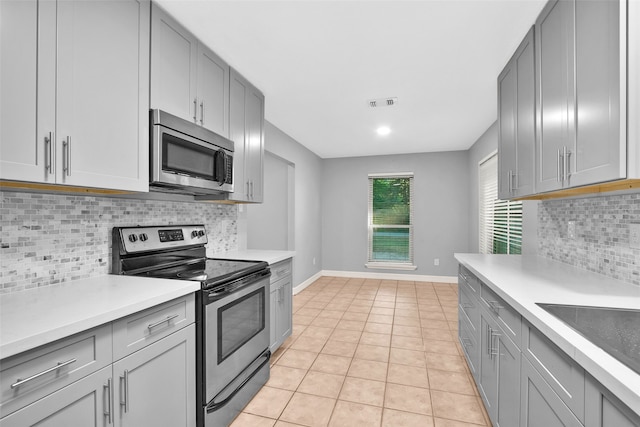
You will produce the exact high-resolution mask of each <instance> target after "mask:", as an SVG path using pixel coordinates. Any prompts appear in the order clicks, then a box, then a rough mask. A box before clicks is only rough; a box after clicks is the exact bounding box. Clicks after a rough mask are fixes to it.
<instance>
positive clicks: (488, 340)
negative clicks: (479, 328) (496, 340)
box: [485, 325, 491, 355]
mask: <svg viewBox="0 0 640 427" xmlns="http://www.w3.org/2000/svg"><path fill="white" fill-rule="evenodd" d="M485 339H486V340H487V354H489V355H490V354H491V326H489V325H487V334H486V336H485Z"/></svg>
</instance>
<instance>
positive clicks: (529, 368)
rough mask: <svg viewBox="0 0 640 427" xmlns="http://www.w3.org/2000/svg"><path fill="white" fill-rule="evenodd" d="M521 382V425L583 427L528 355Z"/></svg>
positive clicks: (525, 359) (524, 358)
mask: <svg viewBox="0 0 640 427" xmlns="http://www.w3.org/2000/svg"><path fill="white" fill-rule="evenodd" d="M520 383H521V386H522V387H521V401H520V407H521V414H520V426H521V427H582V424H581V423H580V420H578V418H576V416H575V415H574V414H573V412H571V410H570V409H569V408H568V407H567V405H565V404H564V402H563V401H562V399H560V397H558V395H557V394H556V393H555V392H554V391H553V389H552V388H551V387H550V386H549V384H548V383H547V382H546V381H545V380H544V378H542V375H540V373H539V372H538V371H537V370H536V368H534V367H533V365H532V364H531V363H530V362H529V360H528V359H527V358H526V357H523V358H522V376H521V378H520ZM514 425H517V424H514Z"/></svg>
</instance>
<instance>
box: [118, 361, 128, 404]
mask: <svg viewBox="0 0 640 427" xmlns="http://www.w3.org/2000/svg"><path fill="white" fill-rule="evenodd" d="M123 382H124V388H123V387H122V383H123ZM120 390H121V391H122V393H121V397H120V406H124V412H125V413H126V412H129V371H128V370H126V369H125V371H124V375H120Z"/></svg>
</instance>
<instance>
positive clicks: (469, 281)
mask: <svg viewBox="0 0 640 427" xmlns="http://www.w3.org/2000/svg"><path fill="white" fill-rule="evenodd" d="M458 285H459V286H460V287H461V288H462V287H466V288H467V289H468V290H470V291H471V292H472V295H476V297H477V296H478V295H480V280H478V278H477V277H476V276H474V275H473V273H471V272H470V271H469V270H467V269H466V268H465V267H463V266H462V265H461V266H460V268H459V272H458Z"/></svg>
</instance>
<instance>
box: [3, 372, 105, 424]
mask: <svg viewBox="0 0 640 427" xmlns="http://www.w3.org/2000/svg"><path fill="white" fill-rule="evenodd" d="M110 381H111V366H109V367H106V368H103V369H101V370H99V371H98V372H95V373H93V374H91V375H89V376H86V377H84V378H82V379H81V380H79V381H76V382H74V383H73V384H71V385H69V386H67V387H65V388H63V389H62V390H59V391H56V392H55V393H52V394H50V395H48V396H46V397H45V398H43V399H40V400H38V401H36V402H35V403H32V404H31V405H29V406H27V407H25V408H22V409H21V410H19V411H16V412H14V413H12V414H11V415H8V416H6V417H4V418H2V419H0V427H13V426H15V427H18V426H19V427H23V426H36V425H37V426H46V427H69V426H103V425H105V424H106V423H105V421H106V418H105V415H104V414H105V413H109V412H110V408H109V384H110Z"/></svg>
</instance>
